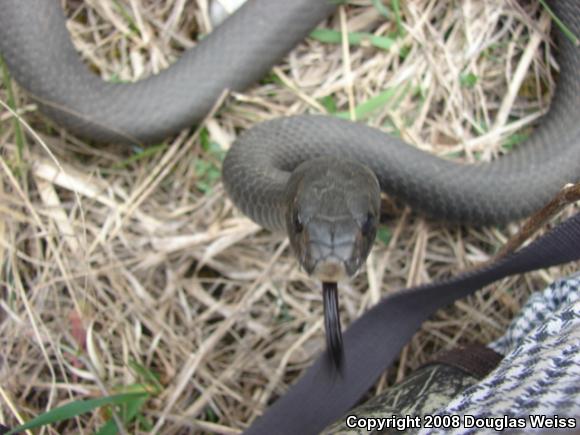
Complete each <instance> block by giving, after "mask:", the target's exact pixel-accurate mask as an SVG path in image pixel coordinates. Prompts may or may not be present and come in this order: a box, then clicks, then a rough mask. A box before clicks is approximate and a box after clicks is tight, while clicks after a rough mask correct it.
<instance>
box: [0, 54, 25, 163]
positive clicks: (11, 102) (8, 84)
mask: <svg viewBox="0 0 580 435" xmlns="http://www.w3.org/2000/svg"><path fill="white" fill-rule="evenodd" d="M0 69H1V70H2V81H3V82H4V87H5V88H6V93H7V94H8V106H9V107H10V108H11V109H12V110H14V111H16V98H15V96H14V90H13V89H12V80H10V73H9V72H8V68H7V67H6V63H4V59H2V57H0ZM14 132H15V135H16V147H17V149H18V163H19V164H20V163H21V162H22V155H23V153H24V133H23V132H22V126H21V125H20V121H19V120H18V119H17V118H14Z"/></svg>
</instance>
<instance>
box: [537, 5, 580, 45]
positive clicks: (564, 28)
mask: <svg viewBox="0 0 580 435" xmlns="http://www.w3.org/2000/svg"><path fill="white" fill-rule="evenodd" d="M540 3H541V5H542V6H543V7H544V9H546V11H547V12H548V14H550V17H551V18H552V20H554V22H555V23H556V25H557V26H558V27H559V28H560V30H561V31H562V33H563V34H564V35H566V38H568V39H569V40H570V41H572V43H573V44H574V45H575V46H576V47H578V46H579V45H580V39H578V37H577V36H576V35H574V32H572V31H571V30H570V29H569V28H568V27H567V26H566V25H565V24H564V23H563V22H562V20H560V18H558V17H557V16H556V14H555V13H554V11H552V9H550V7H549V6H548V4H547V3H546V0H540Z"/></svg>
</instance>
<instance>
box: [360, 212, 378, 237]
mask: <svg viewBox="0 0 580 435" xmlns="http://www.w3.org/2000/svg"><path fill="white" fill-rule="evenodd" d="M374 223H375V217H374V215H373V214H372V213H368V214H367V216H366V218H365V221H364V222H363V224H362V227H361V232H362V233H363V234H364V235H365V236H368V235H369V234H370V233H371V231H372V230H373V227H374Z"/></svg>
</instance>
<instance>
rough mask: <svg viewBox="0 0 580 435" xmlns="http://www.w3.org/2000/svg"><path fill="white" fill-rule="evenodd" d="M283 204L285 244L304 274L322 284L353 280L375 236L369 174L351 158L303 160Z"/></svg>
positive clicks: (374, 196)
mask: <svg viewBox="0 0 580 435" xmlns="http://www.w3.org/2000/svg"><path fill="white" fill-rule="evenodd" d="M286 204H287V209H286V215H285V219H286V230H287V233H288V237H289V239H290V245H291V246H292V248H293V250H294V253H295V254H296V257H297V258H298V261H299V263H300V264H301V266H302V267H303V268H304V270H306V272H307V273H308V274H309V275H312V276H313V277H315V278H318V279H320V280H321V281H323V282H329V281H330V282H332V281H342V280H345V279H348V278H351V277H353V276H354V275H355V274H356V273H357V271H358V270H359V268H360V267H361V265H362V264H363V263H364V262H365V260H366V258H367V256H368V254H369V252H370V250H371V247H372V244H373V241H374V239H375V236H376V234H377V223H378V220H379V210H380V187H379V183H378V181H377V178H376V176H375V174H374V173H373V172H372V171H371V170H370V169H368V168H367V167H366V166H364V165H362V164H360V163H358V162H355V161H351V160H343V159H336V158H331V157H320V158H316V159H312V160H308V161H306V162H304V163H302V164H301V165H300V166H298V167H297V168H296V169H295V170H294V171H293V172H292V175H291V176H290V179H289V181H288V184H287V187H286Z"/></svg>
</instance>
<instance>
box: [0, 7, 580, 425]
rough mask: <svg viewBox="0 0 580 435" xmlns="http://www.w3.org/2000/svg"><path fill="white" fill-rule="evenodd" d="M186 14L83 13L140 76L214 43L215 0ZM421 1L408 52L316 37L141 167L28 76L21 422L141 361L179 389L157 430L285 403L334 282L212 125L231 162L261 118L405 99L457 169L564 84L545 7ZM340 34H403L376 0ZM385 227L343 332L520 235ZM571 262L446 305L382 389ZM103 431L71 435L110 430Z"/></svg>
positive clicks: (0, 416)
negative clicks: (239, 137) (260, 201)
mask: <svg viewBox="0 0 580 435" xmlns="http://www.w3.org/2000/svg"><path fill="white" fill-rule="evenodd" d="M183 3H184V2H182V1H179V0H176V1H173V2H171V1H163V2H159V1H156V0H130V1H129V0H124V1H119V2H116V1H113V0H111V1H87V2H81V1H73V0H69V1H66V2H65V4H66V8H67V14H68V16H69V17H71V21H70V22H69V28H70V30H71V32H72V34H73V38H74V42H75V44H76V46H77V48H78V49H79V51H80V52H81V53H82V55H83V57H84V58H85V59H86V60H87V62H89V63H91V64H92V65H93V67H94V68H96V69H98V70H99V71H100V73H101V74H102V75H103V76H104V77H106V78H120V79H124V80H132V79H135V78H138V77H141V76H144V75H147V74H150V73H154V72H156V71H159V70H161V69H162V68H165V67H166V66H168V65H169V64H171V62H172V61H173V60H174V59H175V58H177V57H178V56H179V53H180V52H181V51H182V50H183V49H185V48H188V47H190V46H192V45H193V39H191V38H192V37H195V36H196V34H197V33H198V32H200V33H206V32H208V30H209V27H208V24H207V23H208V21H207V13H206V11H207V5H206V2H205V1H204V0H201V1H199V2H198V3H199V4H198V6H194V5H187V6H186V5H184V4H183ZM404 3H405V4H404V6H403V9H402V11H401V13H402V17H403V23H404V24H403V26H404V29H405V36H402V37H401V38H399V39H397V42H396V44H395V45H394V46H393V47H392V48H391V49H390V50H387V51H385V50H380V49H376V48H374V47H370V46H368V44H362V45H360V46H351V47H350V48H348V49H346V50H345V48H346V47H342V46H340V45H331V44H322V43H320V42H317V41H314V40H308V41H305V42H304V43H302V44H301V45H300V46H299V47H297V48H296V49H295V50H294V51H293V52H292V53H291V54H290V55H289V56H288V57H287V58H286V59H285V60H284V61H283V62H281V63H280V64H279V65H278V66H277V67H276V68H275V69H274V71H273V75H272V77H271V79H270V80H266V81H263V83H262V84H260V85H256V86H255V87H253V88H252V89H251V90H249V91H248V92H246V93H244V94H234V95H230V96H229V97H228V98H226V99H225V100H224V102H223V104H222V105H221V106H220V107H219V109H218V110H217V112H216V114H215V115H214V116H212V117H211V118H210V119H209V120H208V121H207V123H206V124H205V125H204V126H203V127H204V130H203V131H202V130H197V131H191V132H183V133H182V134H180V135H178V136H177V137H175V138H173V139H172V140H169V141H167V142H166V146H165V148H163V149H161V150H159V151H158V152H156V153H154V154H153V155H151V156H148V157H143V158H141V159H138V160H136V161H135V162H127V161H126V159H127V158H128V157H129V156H130V155H131V150H119V149H118V148H117V147H104V148H99V149H96V148H91V147H89V146H88V145H87V144H85V143H83V142H82V141H79V140H78V139H75V138H74V137H71V136H70V135H68V134H67V133H66V132H65V131H62V130H61V129H59V128H57V127H55V126H54V125H52V124H50V123H48V122H47V121H46V120H45V119H44V118H43V117H42V116H41V115H40V114H38V113H37V111H36V107H35V106H34V104H32V103H31V101H30V100H29V99H28V98H27V97H26V95H25V94H24V92H22V91H21V90H20V89H18V87H17V86H16V85H15V83H14V82H13V83H12V87H13V89H14V92H15V94H16V114H17V115H18V116H19V117H20V116H21V117H22V121H23V122H24V121H25V122H26V123H27V124H21V128H22V129H23V130H24V132H25V139H24V149H23V153H24V156H23V161H19V158H18V151H17V150H18V146H17V144H18V135H17V130H16V128H15V125H16V124H15V122H13V121H14V116H13V113H11V112H10V111H8V110H7V109H6V108H3V109H1V110H0V143H2V153H1V159H0V174H1V177H2V182H1V183H0V197H1V198H2V199H1V201H0V214H1V216H2V219H1V220H0V264H1V267H2V269H1V275H0V277H1V278H0V289H1V292H2V300H1V301H0V304H1V307H2V309H1V311H0V340H1V346H2V349H3V353H2V357H1V358H2V360H1V361H2V364H1V366H0V393H1V394H0V397H1V399H0V404H1V405H0V421H4V422H6V423H7V424H10V425H14V424H17V423H18V421H19V420H20V419H21V418H29V417H30V416H33V415H36V414H39V413H42V412H44V411H45V410H47V409H49V408H53V407H56V406H58V405H59V404H63V403H66V402H68V401H70V400H72V399H75V398H86V397H98V396H102V395H106V394H112V393H113V392H115V391H118V388H119V387H120V386H127V385H131V384H134V383H136V382H138V381H140V380H141V379H140V378H139V377H138V375H137V374H136V373H135V371H134V370H133V369H131V366H130V365H129V362H130V361H137V362H138V363H139V364H141V365H143V366H145V367H148V368H149V369H150V370H151V371H153V372H155V373H157V374H158V375H159V379H160V382H161V384H162V386H163V388H162V391H161V392H160V393H159V394H158V395H157V396H156V397H155V398H154V399H151V400H150V401H148V402H147V406H146V409H145V416H146V417H147V418H149V419H150V420H151V421H152V422H153V424H154V426H155V427H154V430H155V431H159V432H161V433H164V434H176V433H190V432H196V433H199V432H219V433H238V432H239V431H241V430H242V429H243V428H244V427H246V426H247V425H248V423H249V422H251V421H252V420H253V419H254V418H256V416H258V415H260V414H261V413H262V412H263V410H264V408H265V407H266V405H267V404H268V403H270V402H271V401H272V400H274V399H275V398H276V397H278V396H279V395H280V394H282V393H283V392H284V390H285V388H286V387H287V385H288V384H290V383H291V382H292V381H293V380H295V379H296V376H298V375H299V373H300V371H301V370H302V369H304V368H305V367H306V366H308V364H309V362H310V361H311V360H312V358H313V357H314V356H315V355H316V354H317V353H319V352H320V350H321V349H322V348H323V346H324V330H323V323H322V302H321V294H320V288H319V284H317V283H315V282H313V281H311V280H309V279H308V277H307V276H305V274H304V273H303V272H302V271H300V270H299V269H298V267H297V266H296V263H295V261H294V259H293V258H292V255H291V252H289V249H288V244H287V242H286V241H284V240H283V238H282V237H281V236H278V235H272V234H270V233H268V232H266V231H262V230H260V229H259V228H258V227H257V226H255V225H254V224H252V223H250V222H249V221H248V220H247V219H246V218H245V217H243V216H242V215H241V214H240V213H239V212H237V211H235V210H234V209H233V207H232V204H231V203H230V201H229V200H228V199H227V198H226V197H225V196H224V191H223V188H222V185H221V184H220V183H219V182H217V183H216V184H215V185H214V184H213V181H214V180H213V178H212V177H215V176H216V175H217V173H218V172H217V171H218V168H219V166H220V162H219V157H220V154H221V152H220V151H217V152H216V151H215V150H212V148H211V147H209V151H208V149H206V148H207V147H203V146H202V144H203V143H206V142H207V140H206V138H207V133H206V132H209V138H210V140H211V142H215V143H216V144H217V145H218V147H217V148H218V149H221V150H225V149H226V148H227V147H228V146H229V144H230V143H231V141H232V139H233V138H235V136H236V134H237V133H238V132H240V131H242V130H244V129H246V128H248V127H250V126H252V125H254V124H255V123H257V122H259V121H260V120H263V119H269V118H274V117H277V116H281V115H289V114H298V113H304V112H319V111H324V110H325V105H324V104H323V103H326V106H328V103H329V100H330V99H332V100H333V101H334V102H335V103H336V105H337V107H338V110H343V111H351V112H353V111H354V108H355V107H356V106H357V105H359V104H360V103H362V102H364V101H367V100H368V99H370V98H372V97H373V96H376V95H378V94H379V93H381V92H383V91H384V90H385V89H387V88H395V89H397V92H396V95H397V97H396V98H393V99H391V100H390V101H389V102H388V103H387V104H385V105H384V107H383V108H382V109H380V110H378V111H376V112H373V113H372V116H370V117H369V118H368V119H366V120H365V121H366V122H367V123H369V124H371V125H374V126H380V127H382V128H384V129H385V130H387V131H396V132H399V134H400V135H401V136H403V137H404V138H405V139H406V140H408V141H409V142H412V143H414V144H416V145H417V146H418V147H420V148H421V149H424V150H427V151H429V152H432V153H435V154H437V155H440V156H445V157H453V158H458V159H461V160H464V161H476V160H489V159H492V158H494V157H496V156H497V155H498V154H501V153H502V152H503V151H504V149H505V148H506V147H504V146H502V144H506V143H510V142H511V141H514V140H516V139H517V138H518V136H514V135H515V134H516V133H517V132H520V133H521V132H522V131H524V132H527V131H528V129H529V127H530V125H532V124H533V122H534V121H535V120H536V119H537V118H538V116H539V115H541V114H542V113H544V111H545V110H546V108H547V106H548V102H549V98H550V95H551V92H552V90H553V88H554V78H553V75H554V68H555V63H554V61H553V50H552V48H551V47H550V45H549V43H548V40H549V37H548V36H547V35H548V34H549V25H550V23H549V19H548V17H547V15H546V14H545V13H544V12H541V8H540V7H539V5H538V3H537V2H535V1H533V2H525V5H524V6H519V5H518V4H517V3H515V2H513V1H509V2H505V1H503V0H486V1H479V0H477V1H476V0H467V1H463V2H453V1H450V0H449V1H435V0H416V1H412V2H404ZM117 4H120V5H122V8H123V10H124V12H123V13H121V12H120V9H119V7H118V6H117ZM127 17H131V19H132V20H133V24H130V23H129V20H128V18H127ZM131 26H134V27H135V28H136V29H138V32H134V31H130V28H131ZM323 27H326V28H333V29H337V30H342V31H349V32H352V31H366V32H372V33H374V34H376V35H382V36H385V35H389V34H391V33H392V32H394V31H395V30H396V24H395V22H394V21H393V20H385V19H384V18H383V17H382V16H381V15H380V14H379V13H378V12H377V10H376V9H375V8H374V7H373V6H372V5H371V2H370V1H369V0H364V1H362V0H361V1H352V2H351V4H350V5H349V6H348V7H345V8H344V9H342V11H341V12H340V13H337V14H336V15H335V16H334V17H333V18H332V19H331V20H329V21H328V22H327V23H324V24H323ZM470 74H471V75H470ZM475 77H476V78H477V80H476V81H475V82H474V78H475ZM0 100H2V101H4V102H6V101H8V92H7V88H6V86H5V84H3V85H0ZM33 132H34V133H33ZM49 150H50V152H49ZM133 151H134V150H133ZM119 162H126V163H127V164H126V165H123V166H119V165H118V164H119ZM205 162H209V164H207V163H205ZM208 184H209V185H211V188H210V189H209V190H207V185H208ZM569 213H570V210H569V211H568V213H564V214H569ZM386 227H387V228H390V232H391V237H390V241H388V244H385V243H382V242H378V243H377V244H376V247H375V249H374V250H373V252H372V254H371V256H370V260H369V261H368V263H367V266H366V269H365V271H364V272H365V273H363V274H361V276H360V277H358V278H357V279H356V280H355V281H354V282H353V283H351V284H350V285H348V286H345V287H343V288H342V291H341V308H342V316H343V324H344V325H348V324H349V323H351V322H352V320H353V319H355V318H357V317H358V316H360V315H361V313H363V312H364V311H365V310H366V309H368V308H369V307H370V306H372V305H373V304H374V303H376V302H377V301H378V300H379V298H381V297H382V296H384V295H385V294H388V293H390V292H393V291H396V290H397V289H400V288H402V287H404V286H409V285H415V284H419V283H424V282H428V281H431V280H434V279H437V278H439V277H445V276H449V275H450V274H452V273H455V272H457V271H459V270H461V269H463V268H465V267H469V266H472V265H475V264H477V263H479V262H481V261H485V260H487V259H489V258H490V255H492V254H493V253H494V252H496V251H497V250H498V248H499V247H500V246H501V245H502V243H504V241H505V240H506V239H507V238H508V237H509V236H510V234H512V233H513V232H514V231H515V230H516V228H517V225H515V224H514V225H510V226H508V227H505V228H485V229H468V228H451V227H446V226H445V225H442V224H438V223H434V222H432V221H428V220H424V219H423V218H421V217H420V216H416V215H415V214H413V213H412V212H409V211H408V210H405V211H403V212H402V213H401V214H399V215H397V216H395V217H393V218H391V219H390V220H389V221H388V222H387V223H386ZM576 266H577V265H576ZM572 267H573V266H568V267H564V268H553V269H550V270H544V271H540V272H536V273H530V274H527V275H526V276H522V277H517V278H512V279H506V280H503V281H501V282H499V283H497V284H495V285H493V286H490V287H489V288H487V289H485V290H483V291H480V292H479V293H478V294H477V295H475V296H473V297H471V298H469V299H467V300H462V301H460V302H457V303H456V304H455V306H454V307H452V308H449V309H447V310H443V311H441V312H439V313H438V314H437V315H436V316H435V317H434V318H432V319H431V320H429V321H428V322H426V323H425V324H424V326H423V328H422V330H421V331H420V332H419V333H418V334H417V335H416V336H415V337H414V339H413V340H412V342H411V343H410V344H409V345H408V346H406V347H405V349H404V350H403V352H402V353H401V357H400V360H399V361H398V363H397V365H396V366H395V367H393V368H391V369H390V370H389V372H388V373H387V374H386V375H385V376H384V377H383V378H382V379H381V380H380V382H379V383H378V386H377V387H376V389H375V390H373V391H375V392H376V391H380V390H382V389H384V388H386V387H387V386H388V385H389V384H391V383H393V382H395V381H396V380H398V379H401V378H402V377H404V376H405V375H406V374H408V373H409V372H410V371H411V370H413V369H414V368H416V367H417V366H418V365H420V364H421V363H422V362H424V361H425V360H426V359H427V358H429V356H430V355H432V354H433V352H435V351H437V350H439V349H442V348H449V347H452V346H454V345H455V344H457V343H463V342H470V341H475V340H478V341H482V342H488V341H490V340H493V339H494V338H496V337H498V336H499V335H500V334H501V333H502V331H503V330H504V329H505V327H506V325H507V324H508V322H509V320H510V318H511V317H512V316H513V315H514V313H516V312H517V311H518V309H519V307H520V306H521V304H522V302H524V301H525V299H526V298H527V296H528V295H529V294H530V292H532V291H535V290H539V289H541V288H543V287H544V286H545V285H546V284H547V283H549V282H551V281H552V280H553V279H554V278H556V277H558V276H562V275H565V274H566V273H568V272H569V271H571V270H572ZM104 417H105V416H104V415H103V414H100V413H95V414H94V415H92V416H85V417H83V418H81V419H79V420H76V421H71V422H69V423H68V424H66V425H62V426H60V427H59V428H58V432H60V433H78V432H84V433H91V432H93V431H94V430H95V429H96V428H98V427H99V426H100V425H101V424H102V423H103V421H104V420H103V419H104ZM128 431H129V432H132V431H134V428H131V429H128ZM188 431H190V432H188ZM46 433H57V431H56V430H52V429H50V430H48V431H47V432H46Z"/></svg>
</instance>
